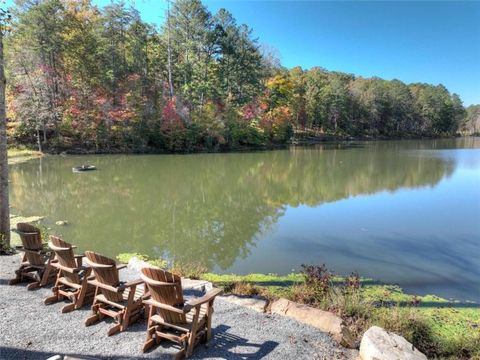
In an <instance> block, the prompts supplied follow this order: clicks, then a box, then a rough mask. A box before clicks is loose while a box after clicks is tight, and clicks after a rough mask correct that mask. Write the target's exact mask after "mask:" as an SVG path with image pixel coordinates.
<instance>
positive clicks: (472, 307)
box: [118, 254, 480, 359]
mask: <svg viewBox="0 0 480 360" xmlns="http://www.w3.org/2000/svg"><path fill="white" fill-rule="evenodd" d="M134 255H136V256H137V257H138V256H139V257H140V258H141V259H143V260H145V261H147V262H150V263H152V264H153V265H160V266H164V267H166V266H168V264H167V262H165V261H163V260H156V259H150V258H149V257H147V256H145V255H139V254H121V255H120V256H119V257H118V260H119V261H121V262H128V260H129V259H130V258H131V257H132V256H134ZM170 268H171V270H172V271H173V272H175V273H177V274H178V275H181V276H186V277H190V278H197V279H203V280H208V281H211V282H212V283H214V284H216V285H217V286H219V287H223V289H224V290H225V292H226V293H231V294H238V295H248V296H255V295H260V296H264V297H266V298H268V299H269V300H275V299H278V298H280V297H284V298H287V299H289V300H292V301H296V302H299V303H303V304H307V305H310V306H314V307H317V308H321V309H323V310H328V311H332V312H334V313H336V314H337V315H339V316H341V317H342V318H343V319H344V320H345V322H346V323H347V324H348V326H349V328H350V330H351V331H352V332H353V333H354V334H355V335H356V336H357V338H358V339H360V338H361V336H362V334H363V332H364V331H365V330H367V329H368V328H369V327H370V326H372V325H378V326H381V327H383V328H385V329H387V330H390V331H393V332H395V333H397V334H400V335H402V336H404V337H405V338H406V339H407V340H409V341H410V342H412V343H413V344H414V345H415V346H416V347H417V348H419V349H420V350H421V351H422V352H423V353H425V354H426V355H427V356H428V357H429V358H437V359H480V305H478V304H475V303H468V302H467V303H462V302H458V301H449V300H447V299H444V298H441V297H438V296H435V295H425V296H415V295H411V294H407V293H405V292H404V291H403V290H402V289H401V288H400V287H399V286H397V285H388V284H382V283H379V282H376V281H373V280H372V279H367V278H362V277H360V276H358V274H351V275H350V276H346V277H345V276H335V275H333V274H331V273H329V272H328V270H327V269H326V268H325V267H323V266H322V267H319V266H309V267H305V268H304V269H303V272H301V273H291V274H288V275H276V274H249V275H235V274H227V275H219V274H214V273H209V272H206V269H205V268H203V267H202V266H201V265H198V264H188V265H185V264H173V265H171V266H170Z"/></svg>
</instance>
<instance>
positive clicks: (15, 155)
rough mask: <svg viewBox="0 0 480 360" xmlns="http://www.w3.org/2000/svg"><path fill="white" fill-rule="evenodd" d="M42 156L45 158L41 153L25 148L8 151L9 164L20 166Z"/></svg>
mask: <svg viewBox="0 0 480 360" xmlns="http://www.w3.org/2000/svg"><path fill="white" fill-rule="evenodd" d="M41 156H43V154H42V153H41V152H39V151H35V150H29V149H25V148H11V149H8V164H9V165H12V164H18V163H21V162H24V161H28V160H31V159H36V158H39V157H41Z"/></svg>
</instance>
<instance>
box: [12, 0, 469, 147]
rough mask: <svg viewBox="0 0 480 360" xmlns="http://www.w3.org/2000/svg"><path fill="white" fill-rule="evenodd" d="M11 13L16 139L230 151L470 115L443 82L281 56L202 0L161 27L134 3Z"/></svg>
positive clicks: (64, 3) (420, 132)
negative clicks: (287, 61)
mask: <svg viewBox="0 0 480 360" xmlns="http://www.w3.org/2000/svg"><path fill="white" fill-rule="evenodd" d="M10 12H11V14H12V18H11V21H10V23H9V25H8V30H9V31H8V33H7V34H6V36H5V62H6V65H5V66H6V77H7V86H8V87H7V95H6V96H7V110H8V111H7V117H8V129H7V131H8V136H9V141H10V143H11V145H26V146H28V147H32V148H35V147H36V148H38V149H39V150H40V151H42V150H43V151H52V152H58V151H72V152H85V151H91V152H192V151H224V150H230V149H240V148H255V147H265V146H274V145H279V144H285V143H288V142H290V141H291V140H292V137H293V136H294V135H295V134H315V135H331V136H338V137H356V138H403V137H423V136H450V135H454V134H456V133H457V132H458V131H459V129H461V128H462V126H463V125H462V124H464V121H465V118H466V116H467V112H466V110H465V108H464V106H463V105H462V101H461V99H460V98H459V96H458V95H456V94H452V93H450V92H449V90H448V89H446V88H445V87H444V86H443V85H435V86H434V85H429V84H424V83H413V84H405V83H403V82H402V81H399V80H391V81H389V80H383V79H381V78H377V77H373V78H363V77H359V76H355V75H352V74H347V73H341V72H333V71H328V70H326V69H323V68H321V67H314V68H311V69H302V68H301V67H295V68H291V69H287V68H285V67H282V66H281V63H280V60H279V59H278V57H277V56H276V55H275V51H273V50H272V49H271V48H269V47H268V46H264V45H260V42H259V40H258V39H256V38H255V37H254V36H253V33H252V29H251V28H249V27H248V25H244V24H238V23H237V22H236V20H235V18H234V17H233V15H232V14H231V13H229V12H228V11H227V10H225V9H221V10H219V11H218V12H217V13H216V14H212V13H210V12H209V10H208V9H207V8H206V6H205V5H204V4H202V2H201V1H200V0H176V1H173V2H171V3H170V5H169V9H168V11H167V12H166V14H165V20H164V22H163V24H162V26H161V27H158V26H154V25H152V24H147V23H145V22H144V21H142V19H141V17H140V14H139V12H138V11H137V10H136V9H135V8H134V7H131V6H130V5H126V4H125V2H123V1H113V2H112V3H111V4H109V5H108V6H105V7H103V8H100V7H98V6H95V5H94V4H92V2H91V1H90V0H17V1H16V4H15V6H14V7H13V8H11V9H10ZM159 15H161V14H159ZM463 128H465V126H463Z"/></svg>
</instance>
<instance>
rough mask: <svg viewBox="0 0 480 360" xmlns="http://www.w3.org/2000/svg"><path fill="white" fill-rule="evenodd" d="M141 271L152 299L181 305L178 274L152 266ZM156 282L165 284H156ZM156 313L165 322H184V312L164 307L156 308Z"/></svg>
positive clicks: (181, 295) (166, 303)
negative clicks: (179, 312)
mask: <svg viewBox="0 0 480 360" xmlns="http://www.w3.org/2000/svg"><path fill="white" fill-rule="evenodd" d="M141 271H142V275H143V276H142V279H143V280H144V281H145V283H146V284H147V287H148V290H149V291H150V294H151V296H152V299H153V300H155V301H158V302H160V303H162V304H165V305H170V306H183V304H184V300H183V290H182V282H181V279H180V277H179V276H177V275H174V274H172V273H170V272H168V271H165V270H162V269H159V268H153V267H146V268H143V269H142V270H141ZM152 280H153V281H152ZM157 282H162V283H165V284H158V283H157ZM171 284H174V285H173V286H172V285H171ZM158 313H159V315H160V316H161V317H162V318H163V319H164V320H165V321H166V322H168V323H171V324H184V323H185V322H186V317H185V315H184V314H178V313H176V312H173V311H169V310H164V309H158Z"/></svg>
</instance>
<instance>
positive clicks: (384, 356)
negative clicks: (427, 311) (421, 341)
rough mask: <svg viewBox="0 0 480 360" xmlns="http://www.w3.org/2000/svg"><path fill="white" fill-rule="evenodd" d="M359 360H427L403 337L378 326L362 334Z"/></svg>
mask: <svg viewBox="0 0 480 360" xmlns="http://www.w3.org/2000/svg"><path fill="white" fill-rule="evenodd" d="M360 358H361V359H362V360H427V357H426V356H425V355H424V354H422V353H421V352H420V351H418V350H417V349H416V348H415V347H414V346H413V345H412V344H410V343H409V342H408V341H407V340H405V339H404V338H403V337H401V336H399V335H397V334H394V333H391V332H388V331H386V330H384V329H382V328H381V327H378V326H372V327H371V328H370V329H368V330H367V331H366V332H365V334H363V337H362V342H361V343H360Z"/></svg>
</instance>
